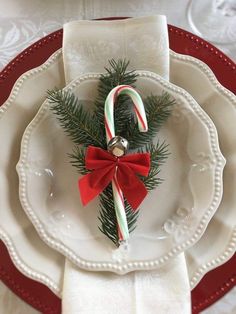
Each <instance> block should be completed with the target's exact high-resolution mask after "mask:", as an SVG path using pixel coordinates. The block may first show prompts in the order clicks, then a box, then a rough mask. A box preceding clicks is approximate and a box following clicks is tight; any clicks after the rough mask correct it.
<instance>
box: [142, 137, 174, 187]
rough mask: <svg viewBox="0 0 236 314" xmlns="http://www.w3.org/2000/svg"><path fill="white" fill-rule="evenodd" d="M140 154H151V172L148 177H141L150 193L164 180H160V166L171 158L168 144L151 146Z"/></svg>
mask: <svg viewBox="0 0 236 314" xmlns="http://www.w3.org/2000/svg"><path fill="white" fill-rule="evenodd" d="M139 151H140V152H149V153H150V159H151V166H150V171H149V174H148V176H147V177H140V179H141V180H142V181H143V183H144V185H145V186H146V188H147V190H148V191H151V190H154V189H155V188H156V187H157V186H158V185H160V184H161V183H162V182H163V180H162V179H161V178H159V176H158V175H159V173H160V166H161V165H162V164H164V162H165V160H166V159H167V158H168V156H169V152H168V144H166V143H165V142H162V143H160V142H157V144H155V145H154V144H149V145H147V146H146V147H145V148H144V149H140V150H139Z"/></svg>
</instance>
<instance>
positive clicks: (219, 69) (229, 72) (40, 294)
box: [0, 18, 236, 314]
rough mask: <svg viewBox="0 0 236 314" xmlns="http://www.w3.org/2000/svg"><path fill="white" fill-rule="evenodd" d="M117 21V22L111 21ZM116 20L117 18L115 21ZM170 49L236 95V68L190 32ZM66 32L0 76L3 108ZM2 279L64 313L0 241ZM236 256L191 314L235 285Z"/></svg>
mask: <svg viewBox="0 0 236 314" xmlns="http://www.w3.org/2000/svg"><path fill="white" fill-rule="evenodd" d="M108 19H109V20H110V19H114V18H108ZM116 19H117V18H116ZM168 31H169V41H170V48H171V49H172V50H174V51H175V52H177V53H181V54H186V55H190V56H193V57H195V58H198V59H200V60H202V61H203V62H205V63H206V64H207V65H208V66H209V67H210V68H211V69H212V71H213V72H214V74H215V76H216V77H217V79H218V81H219V82H220V83H221V84H222V85H223V86H225V87H226V88H227V89H229V90H231V91H232V92H233V93H235V94H236V84H235V81H236V65H235V63H234V62H233V61H232V60H231V59H230V58H228V57H227V56H225V55H224V54H223V53H222V52H221V51H220V50H218V49H217V48H216V47H214V46H213V45H211V44H210V43H208V42H206V41H205V40H203V39H201V38H200V37H198V36H196V35H193V34H192V33H190V32H187V31H185V30H182V29H180V28H177V27H175V26H171V25H168ZM62 37H63V31H62V30H58V31H56V32H54V33H52V34H50V35H48V36H46V37H44V38H42V39H40V40H39V41H37V42H36V43H34V44H33V45H31V46H30V47H28V48H27V49H25V50H24V51H23V52H22V53H20V54H19V55H18V56H17V57H16V58H14V59H13V60H12V61H11V62H10V63H9V64H8V65H7V66H6V67H5V68H4V69H3V70H2V72H0V90H1V93H0V105H2V104H3V103H4V102H5V101H6V100H7V98H8V97H9V95H10V92H11V90H12V87H13V85H14V83H15V81H16V80H17V79H18V78H19V77H20V76H21V75H22V74H23V73H25V72H26V71H28V70H30V69H32V68H35V67H37V66H39V65H41V64H42V63H44V62H45V61H46V60H47V59H48V58H49V57H50V56H51V55H52V54H53V53H54V52H55V51H56V50H58V49H59V48H61V47H62ZM0 256H1V260H0V279H1V280H2V281H3V282H4V283H5V284H6V285H7V286H8V287H9V288H10V289H11V290H12V291H13V292H14V293H15V294H17V295H18V296H19V297H20V298H21V299H23V300H24V301H26V302H27V303H28V304H30V305H32V306H33V307H34V308H35V309H37V310H39V311H41V312H42V313H45V314H59V313H61V300H60V299H59V298H58V297H57V296H56V295H55V294H53V292H52V291H51V290H49V288H47V287H46V286H44V285H43V284H41V283H38V282H36V281H34V280H32V279H29V278H27V277H26V276H24V275H23V274H22V273H20V272H19V271H18V270H17V268H16V266H15V265H14V264H13V262H12V261H11V258H10V256H9V254H8V251H7V249H6V247H5V245H4V243H3V242H2V241H0ZM235 270H236V254H235V255H234V256H233V257H232V258H231V259H230V260H229V261H228V262H226V263H225V264H223V265H221V266H219V267H217V268H216V269H214V270H212V271H210V272H208V273H207V274H206V275H205V276H204V277H203V279H202V280H201V281H200V283H199V284H198V285H197V286H196V287H195V288H194V289H193V291H192V293H191V295H192V312H193V313H199V312H200V311H202V310H203V309H205V308H206V307H208V306H209V305H211V304H213V303H214V302H216V301H217V300H218V299H220V298H221V297H222V296H223V295H224V294H225V293H227V292H228V291H229V290H230V289H231V288H232V287H234V286H235V284H236V271H235Z"/></svg>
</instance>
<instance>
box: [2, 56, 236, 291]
mask: <svg viewBox="0 0 236 314" xmlns="http://www.w3.org/2000/svg"><path fill="white" fill-rule="evenodd" d="M180 68H181V70H179V69H180ZM58 73H60V76H59V77H58ZM62 75H63V64H62V60H61V50H59V51H58V52H57V53H55V54H54V55H52V56H51V57H50V58H49V60H48V61H47V62H46V63H45V64H43V65H42V66H40V67H38V68H36V69H33V70H31V71H29V72H26V73H25V74H23V75H22V76H21V77H20V78H19V79H18V80H17V82H16V84H15V86H14V88H13V89H12V92H11V95H10V97H9V99H8V100H7V101H6V103H5V104H4V105H3V106H2V107H1V108H0V111H1V114H0V127H1V124H2V123H3V121H6V122H4V125H5V126H7V125H8V132H5V131H4V132H0V136H1V142H2V143H3V142H4V146H5V145H7V146H6V147H9V148H8V155H7V159H8V161H9V164H10V165H15V164H16V162H17V161H18V159H19V147H18V149H17V150H15V149H14V148H13V147H12V144H11V143H13V142H14V143H20V140H21V136H22V133H23V131H24V129H25V127H26V126H27V124H28V123H29V122H30V118H29V117H28V116H26V115H22V116H20V119H19V121H18V122H17V123H14V125H15V129H16V130H14V129H13V128H9V123H8V121H15V119H16V116H17V115H18V113H17V105H18V98H19V99H21V98H22V95H24V97H25V98H26V99H28V100H29V101H24V103H25V105H26V109H27V112H28V113H29V114H31V115H32V116H34V114H35V113H36V112H37V110H38V108H39V106H40V104H41V103H42V100H43V99H44V92H45V85H44V83H45V84H46V85H47V87H46V89H47V88H51V87H53V86H55V85H57V82H58V80H59V81H60V82H61V83H59V84H58V87H59V88H60V87H63V86H64V85H63V84H64V78H63V76H62ZM188 77H191V78H192V80H188V79H186V78H188ZM50 80H51V84H50ZM170 80H171V81H172V82H173V83H175V84H176V85H179V86H181V87H183V88H185V89H186V90H187V91H189V92H190V94H193V95H194V98H195V99H196V100H197V101H198V103H199V104H200V105H201V106H204V104H206V102H205V100H206V99H207V98H208V95H209V93H211V94H212V96H213V95H214V97H212V98H211V101H209V102H207V107H209V109H210V108H212V111H213V112H212V114H211V112H208V114H209V115H210V116H211V118H212V120H213V121H214V119H215V117H216V118H217V120H220V119H222V121H224V116H225V115H226V116H228V115H229V114H228V113H230V116H231V119H232V120H231V121H235V119H236V110H235V106H236V97H235V96H234V95H233V93H231V92H229V91H228V90H227V89H225V88H224V87H223V86H222V85H221V84H220V83H219V82H218V81H217V80H216V78H215V76H214V74H213V73H212V71H211V70H210V69H209V67H208V66H207V65H205V64H204V63H203V62H201V61H199V60H197V59H195V58H193V57H190V56H185V55H180V54H176V53H174V52H173V51H171V52H170ZM199 82H201V84H199ZM42 84H43V86H42ZM35 85H37V91H35V88H34V87H35ZM50 86H51V87H50ZM205 87H206V88H205ZM215 103H217V104H218V105H217V108H218V110H219V108H221V110H219V111H218V110H217V111H214V104H215ZM33 104H34V105H33ZM5 119H6V120H5ZM235 127H236V126H235ZM217 128H218V134H219V139H220V143H221V142H224V141H227V143H228V144H229V145H227V147H225V148H222V149H221V150H222V152H223V154H224V156H225V157H226V159H228V158H229V159H231V158H233V156H234V153H233V151H232V148H233V145H234V144H235V140H234V134H235V131H234V132H231V129H232V130H234V127H233V128H232V123H231V126H230V128H228V127H227V124H224V125H221V124H218V125H217ZM3 130H5V128H4V127H3ZM226 132H227V134H226ZM226 136H227V137H226ZM228 147H229V148H228ZM0 167H1V164H0ZM13 168H14V166H12V169H13ZM7 169H8V168H6V167H1V168H0V170H1V171H0V182H1V183H0V184H1V186H2V184H6V179H7V182H8V183H7V184H8V186H6V188H7V189H8V190H9V191H10V190H11V193H12V195H11V201H10V198H9V197H8V198H6V202H5V203H3V202H2V200H3V197H4V195H1V198H0V200H1V205H3V204H4V206H1V207H0V210H1V216H2V217H3V219H1V220H0V238H1V239H2V240H3V241H4V243H5V245H6V246H7V248H8V251H9V253H10V255H11V258H12V260H13V261H14V264H15V265H16V267H17V268H18V269H19V270H20V271H21V272H22V273H24V274H25V275H26V276H28V277H30V278H32V279H34V280H37V281H40V282H42V283H44V284H45V285H46V286H48V287H49V288H50V289H51V290H52V291H53V292H54V293H55V294H57V295H58V296H60V293H61V288H62V286H61V283H62V278H63V271H64V257H63V256H62V255H61V254H59V253H57V252H56V251H53V250H51V249H48V247H47V245H45V244H44V243H43V241H42V240H41V239H40V238H39V236H38V234H37V232H36V231H35V229H34V227H33V226H32V224H31V222H30V221H29V220H28V219H27V217H26V215H25V214H24V212H23V210H22V208H21V204H20V202H19V197H18V194H17V193H18V192H17V190H18V178H17V174H16V172H15V171H14V169H13V172H12V176H11V180H9V179H10V177H9V175H8V171H7ZM225 171H227V172H229V173H231V174H232V177H231V178H227V177H225V176H224V194H223V199H222V202H221V204H220V207H219V209H218V210H217V212H216V213H215V215H214V216H213V218H212V219H211V221H210V223H209V224H208V226H207V229H206V231H205V233H204V235H203V237H202V238H201V239H200V240H199V241H198V242H197V243H196V244H195V245H194V246H193V247H192V248H190V249H188V250H187V251H186V252H185V255H186V262H187V267H188V273H189V278H190V285H191V288H194V287H195V286H196V285H197V284H198V282H199V281H200V280H201V278H202V277H203V275H204V274H205V273H207V272H208V271H210V270H211V269H214V268H215V267H217V266H218V265H220V264H222V263H224V262H226V261H227V260H228V259H230V257H231V256H232V255H233V254H234V252H235V247H236V227H235V220H236V211H235V200H234V187H235V185H234V184H232V182H235V176H236V171H235V167H234V166H233V164H232V163H230V164H229V163H226V166H225V170H224V172H225ZM4 178H6V179H4ZM226 179H227V180H226ZM225 191H226V193H227V195H228V197H225V196H224V195H225ZM13 202H14V204H15V205H14V207H13V206H12V203H13ZM16 217H17V219H16ZM225 220H226V221H227V223H226V224H225V222H224V221H225ZM5 226H11V228H7V229H6V228H5ZM22 226H23V227H22ZM215 238H217V241H215ZM219 240H220V241H219ZM206 241H207V242H206ZM206 243H207V247H206ZM213 243H214V245H212V244H213ZM208 246H210V249H208Z"/></svg>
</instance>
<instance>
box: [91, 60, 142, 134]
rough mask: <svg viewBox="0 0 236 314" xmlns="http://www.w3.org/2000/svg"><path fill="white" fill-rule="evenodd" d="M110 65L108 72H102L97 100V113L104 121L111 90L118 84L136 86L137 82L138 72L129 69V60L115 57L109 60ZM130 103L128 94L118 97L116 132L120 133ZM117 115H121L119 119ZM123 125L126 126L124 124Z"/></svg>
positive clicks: (98, 117)
mask: <svg viewBox="0 0 236 314" xmlns="http://www.w3.org/2000/svg"><path fill="white" fill-rule="evenodd" d="M109 64H110V67H109V68H105V70H106V73H105V74H102V75H101V77H100V82H99V85H98V97H97V99H96V100H95V112H94V113H95V115H96V117H97V119H98V121H100V123H103V122H104V103H105V100H106V98H107V96H108V94H109V92H110V91H111V90H112V89H113V88H114V87H116V86H118V85H131V86H133V87H134V83H135V82H136V78H137V74H136V73H135V71H127V68H128V66H129V61H126V60H118V61H115V60H114V59H112V60H110V61H109ZM127 102H128V103H131V100H130V99H129V97H127V96H126V95H121V96H119V97H118V99H117V101H116V106H115V108H116V109H115V117H114V120H115V129H116V133H117V134H119V132H120V128H121V127H120V126H121V125H122V123H123V121H124V120H125V119H126V117H127V113H128V111H129V106H128V104H127ZM116 117H119V119H117V118H116ZM122 127H124V126H123V125H122Z"/></svg>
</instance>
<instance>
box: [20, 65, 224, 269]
mask: <svg viewBox="0 0 236 314" xmlns="http://www.w3.org/2000/svg"><path fill="white" fill-rule="evenodd" d="M137 73H138V75H139V76H138V79H137V83H136V86H137V89H138V90H139V92H140V94H141V95H142V96H143V97H146V96H148V95H150V94H154V95H158V94H161V93H162V92H163V91H166V92H168V93H169V94H170V95H171V96H172V97H173V98H174V99H175V100H176V106H175V107H174V108H173V112H172V114H171V117H170V118H169V120H168V121H167V123H166V124H165V125H164V126H163V127H162V129H161V131H160V133H159V135H158V139H160V140H161V141H162V140H166V141H167V142H168V143H169V144H170V152H171V156H170V157H169V158H168V160H167V162H166V164H165V165H164V166H163V169H162V173H161V176H162V177H163V178H164V179H165V182H164V183H163V184H162V185H161V186H160V187H159V188H158V189H156V190H155V191H153V192H151V193H149V194H148V196H147V197H146V199H145V200H144V202H143V203H142V205H141V210H140V215H139V219H138V226H137V229H136V230H135V231H134V232H133V233H132V234H131V238H130V249H129V250H128V251H126V252H122V251H121V248H119V249H117V248H115V247H114V244H113V243H112V242H111V241H110V240H108V239H107V238H106V237H105V236H104V235H103V234H102V233H101V232H100V231H99V229H98V227H97V225H98V224H99V221H98V218H97V216H98V214H99V201H98V198H97V199H96V200H94V201H93V202H91V203H90V205H88V206H87V207H86V208H85V207H83V206H82V205H81V202H80V197H79V192H78V190H77V180H78V174H77V171H76V170H75V169H74V168H73V167H72V166H71V164H70V162H69V159H68V152H71V151H72V148H73V143H72V142H71V141H70V139H69V138H68V136H67V135H66V134H65V132H64V131H63V129H62V128H61V127H60V125H59V123H58V121H57V120H56V118H55V116H54V115H53V113H52V112H51V110H50V108H49V106H50V105H49V103H48V102H47V101H46V102H45V103H44V104H43V105H42V107H41V109H40V110H39V112H38V114H37V115H36V116H35V118H34V119H33V120H32V122H31V123H30V124H29V126H28V127H27V128H26V131H25V133H24V135H23V138H22V144H21V154H20V160H19V163H18V165H17V171H18V174H19V179H20V182H19V187H20V188H19V191H20V192H19V194H20V200H21V204H22V207H23V208H24V210H25V212H26V214H27V215H28V217H29V219H30V220H31V222H32V223H33V224H34V226H35V228H36V230H37V231H38V233H39V235H40V237H41V238H42V239H43V240H44V241H45V242H46V243H47V244H48V245H49V246H51V247H52V248H54V249H56V250H58V251H59V252H61V253H62V254H64V255H65V256H66V257H67V258H68V259H70V260H71V261H72V262H74V263H75V264H76V265H77V266H79V267H81V268H84V269H87V270H103V271H113V272H116V273H120V274H123V273H127V272H129V271H133V270H138V269H152V268H156V267H158V266H160V265H163V264H165V263H166V262H167V261H169V259H170V258H173V257H174V256H176V255H177V254H179V253H180V252H182V251H184V250H186V249H187V248H189V247H191V246H192V245H193V244H194V243H196V242H197V241H198V239H199V238H200V236H201V235H202V234H203V232H204V230H205V228H206V226H207V224H208V222H209V220H210V219H211V217H212V215H213V214H214V213H215V211H216V209H217V207H218V205H219V202H220V200H221V195H222V171H223V167H224V164H225V161H224V158H223V156H222V155H221V153H220V149H219V146H218V137H217V132H216V129H215V126H214V124H213V123H212V121H211V120H210V119H209V117H208V116H207V114H206V113H205V112H204V111H203V110H202V109H201V107H200V106H199V105H198V104H197V103H196V101H195V100H194V99H193V98H192V97H191V96H190V95H189V94H188V93H187V92H186V91H184V90H182V89H181V88H179V87H176V86H174V85H173V84H171V83H169V82H167V81H165V80H164V79H163V78H161V77H160V76H158V75H156V74H154V73H151V72H145V71H141V72H137ZM98 82H99V74H89V75H84V76H81V77H80V78H78V79H77V80H76V81H74V82H72V83H71V84H69V85H68V86H67V87H66V88H65V90H70V91H73V92H74V93H76V95H77V96H78V98H79V100H81V101H83V100H85V101H86V103H87V102H89V103H90V104H91V103H92V101H93V100H94V99H95V97H96V92H94V91H96V90H97V84H98ZM91 91H92V92H91ZM173 225H175V226H176V225H177V228H175V231H174V232H173Z"/></svg>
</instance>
